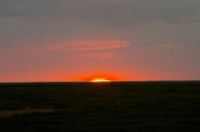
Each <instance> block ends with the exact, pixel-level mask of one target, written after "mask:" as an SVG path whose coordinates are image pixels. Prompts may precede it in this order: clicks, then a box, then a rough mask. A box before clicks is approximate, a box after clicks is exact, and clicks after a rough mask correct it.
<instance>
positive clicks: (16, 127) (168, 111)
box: [0, 81, 200, 132]
mask: <svg viewBox="0 0 200 132" xmlns="http://www.w3.org/2000/svg"><path fill="white" fill-rule="evenodd" d="M41 130H43V131H47V132H52V131H55V132H62V131H63V132H64V131H136V132H143V131H144V132H149V131H152V132H155V131H170V132H171V131H185V132H188V131H190V132H191V131H200V82H197V81H196V82H121V83H105V84H92V83H27V84H25V83H24V84H0V131H1V132H9V131H15V132H16V131H19V132H23V131H24V132H25V131H26V132H36V131H41Z"/></svg>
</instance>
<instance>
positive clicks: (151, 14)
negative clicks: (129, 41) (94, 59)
mask: <svg viewBox="0 0 200 132" xmlns="http://www.w3.org/2000/svg"><path fill="white" fill-rule="evenodd" d="M199 7H200V1H199V0H192V1H188V0H167V1H160V0H109V1H108V0H101V1H99V0H84V1H82V0H67V1H66V0H58V1H55V0H43V1H32V0H13V1H6V0H1V1H0V9H1V11H0V16H4V17H5V16H40V17H41V16H43V17H45V16H51V17H52V18H54V17H64V18H68V19H83V20H84V19H86V20H90V21H93V22H96V23H98V24H101V25H102V24H107V25H109V26H116V27H117V26H118V27H120V26H122V27H123V26H126V25H128V26H130V25H132V24H137V23H144V22H149V21H155V20H163V21H166V22H172V23H174V22H182V21H186V20H188V19H191V18H192V17H194V16H195V15H197V13H199V11H200V8H199Z"/></svg>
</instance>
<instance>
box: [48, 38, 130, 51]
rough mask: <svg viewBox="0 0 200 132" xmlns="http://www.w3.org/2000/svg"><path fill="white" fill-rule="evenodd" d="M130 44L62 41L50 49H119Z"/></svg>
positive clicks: (97, 41) (120, 42)
mask: <svg viewBox="0 0 200 132" xmlns="http://www.w3.org/2000/svg"><path fill="white" fill-rule="evenodd" d="M129 46H130V42H129V41H103V40H96V41H61V42H57V43H54V44H52V45H51V46H49V47H48V50H51V51H52V50H62V51H87V50H106V49H119V48H126V47H129Z"/></svg>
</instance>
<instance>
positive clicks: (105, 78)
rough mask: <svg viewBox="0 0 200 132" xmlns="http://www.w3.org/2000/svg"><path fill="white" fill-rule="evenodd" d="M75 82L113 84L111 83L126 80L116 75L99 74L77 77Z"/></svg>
mask: <svg viewBox="0 0 200 132" xmlns="http://www.w3.org/2000/svg"><path fill="white" fill-rule="evenodd" d="M73 80H75V81H81V82H82V81H83V82H111V81H121V80H124V79H122V77H119V76H117V75H115V74H111V73H97V74H92V75H83V76H79V77H75V78H74V79H73Z"/></svg>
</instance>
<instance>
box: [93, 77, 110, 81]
mask: <svg viewBox="0 0 200 132" xmlns="http://www.w3.org/2000/svg"><path fill="white" fill-rule="evenodd" d="M90 82H111V80H108V79H107V78H93V79H92V80H91V81H90Z"/></svg>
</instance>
